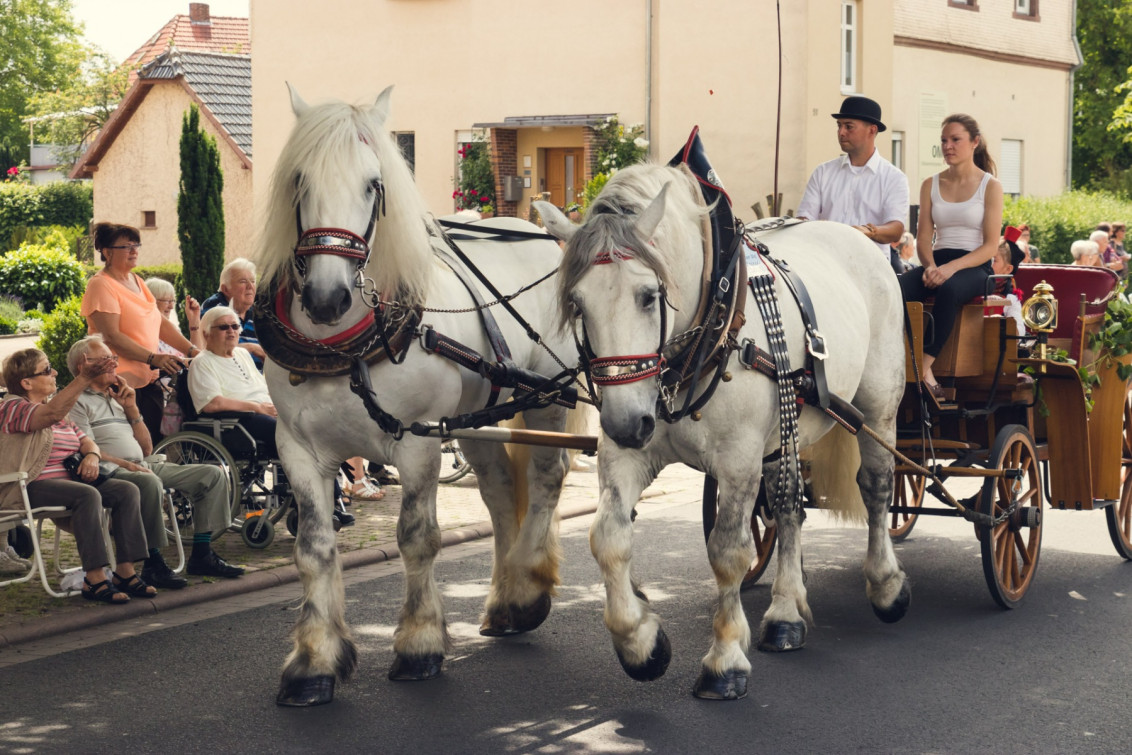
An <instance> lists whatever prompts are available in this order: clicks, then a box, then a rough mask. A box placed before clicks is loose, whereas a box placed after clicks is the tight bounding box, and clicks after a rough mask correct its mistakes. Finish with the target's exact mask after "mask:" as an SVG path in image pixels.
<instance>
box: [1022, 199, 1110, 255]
mask: <svg viewBox="0 0 1132 755" xmlns="http://www.w3.org/2000/svg"><path fill="white" fill-rule="evenodd" d="M1002 219H1003V222H1004V223H1005V224H1006V225H1021V224H1022V223H1027V224H1029V226H1030V243H1031V244H1033V245H1034V246H1036V247H1037V248H1038V252H1039V254H1040V255H1041V259H1042V262H1058V263H1066V264H1068V263H1070V262H1072V261H1073V256H1072V255H1071V254H1070V253H1069V247H1070V246H1071V245H1072V244H1073V242H1074V241H1077V240H1078V239H1087V238H1089V234H1090V233H1092V232H1093V230H1094V229H1095V228H1096V227H1097V223H1101V222H1110V223H1111V222H1114V221H1120V222H1126V223H1127V222H1132V202H1128V201H1126V200H1123V199H1120V198H1119V197H1117V196H1116V195H1114V194H1109V193H1107V192H1089V191H1067V192H1065V193H1064V194H1061V195H1059V196H1056V197H1021V198H1019V199H1010V198H1007V200H1006V206H1005V207H1004V208H1003V213H1002ZM1125 243H1126V245H1127V242H1125Z"/></svg>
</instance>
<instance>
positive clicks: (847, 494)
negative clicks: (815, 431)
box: [804, 424, 868, 524]
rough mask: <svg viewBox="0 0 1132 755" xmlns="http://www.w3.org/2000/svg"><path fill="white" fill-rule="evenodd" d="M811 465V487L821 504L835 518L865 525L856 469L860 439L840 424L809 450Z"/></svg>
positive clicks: (858, 464) (864, 513) (864, 512)
mask: <svg viewBox="0 0 1132 755" xmlns="http://www.w3.org/2000/svg"><path fill="white" fill-rule="evenodd" d="M804 456H805V457H808V459H809V461H810V463H811V467H810V486H811V489H812V491H813V498H814V500H816V501H817V502H818V507H819V508H821V509H824V510H826V511H829V512H830V513H831V514H833V516H834V518H836V519H840V520H842V521H845V522H850V523H854V524H865V523H867V521H868V513H867V512H866V511H865V502H864V501H863V500H862V499H861V489H860V488H859V487H858V486H857V470H859V469H860V468H861V451H860V448H859V447H858V445H857V439H856V438H855V437H854V436H852V435H851V434H850V433H849V431H848V430H846V429H845V428H843V427H842V426H841V425H837V424H835V425H834V426H833V429H832V430H830V431H829V432H828V433H826V434H825V435H823V436H822V437H821V439H820V440H819V441H818V442H817V443H815V444H814V445H812V446H810V447H809V448H807V449H806V451H805V453H804Z"/></svg>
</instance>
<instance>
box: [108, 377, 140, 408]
mask: <svg viewBox="0 0 1132 755" xmlns="http://www.w3.org/2000/svg"><path fill="white" fill-rule="evenodd" d="M110 395H111V396H113V397H114V400H115V401H117V402H118V405H119V406H121V407H122V408H123V409H133V408H135V407H136V406H137V405H138V401H137V393H136V392H135V391H134V389H133V388H131V387H130V384H129V383H127V382H126V381H125V380H123V379H122V376H121V375H119V376H118V379H117V381H115V383H114V384H113V385H111V386H110Z"/></svg>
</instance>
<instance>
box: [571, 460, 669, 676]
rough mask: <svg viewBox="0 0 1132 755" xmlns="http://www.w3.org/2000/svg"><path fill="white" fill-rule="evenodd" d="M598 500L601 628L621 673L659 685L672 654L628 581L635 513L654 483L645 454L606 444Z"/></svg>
mask: <svg viewBox="0 0 1132 755" xmlns="http://www.w3.org/2000/svg"><path fill="white" fill-rule="evenodd" d="M598 467H599V480H600V485H599V486H600V489H601V490H600V497H599V499H598V505H597V514H596V516H595V517H594V521H593V524H592V525H590V552H591V553H593V555H594V558H595V559H596V560H597V564H598V567H599V568H600V569H601V574H602V578H603V580H604V581H605V626H606V627H607V628H608V629H609V632H610V635H612V638H613V647H614V649H615V650H616V651H617V659H618V660H619V661H620V662H621V668H623V669H625V673H626V674H628V675H629V676H630V677H632V678H633V679H636V680H637V681H639V682H648V681H652V680H653V679H658V678H660V677H661V676H663V675H664V672H665V671H666V670H667V669H668V662H669V661H670V660H671V659H672V648H671V645H670V644H669V642H668V636H667V635H666V634H665V633H664V629H663V628H662V627H661V625H660V617H659V616H657V615H656V614H655V613H654V612H653V611H652V609H651V608H650V607H649V603H648V598H647V597H646V596H645V594H644V593H643V592H641V590H640V589H639V588H638V587H637V585H635V584H634V583H633V581H632V578H631V576H630V567H631V565H632V559H633V525H632V520H631V515H632V511H633V507H634V506H635V505H636V503H637V501H638V500H639V499H640V496H641V491H643V490H644V489H645V487H646V486H647V485H648V484H649V483H650V482H651V481H652V480H653V478H655V477H656V473H655V472H654V471H653V470H652V469H650V468H649V467H648V459H647V458H646V457H645V455H644V454H641V453H637V452H631V451H622V450H621V449H619V448H617V447H615V446H614V445H613V444H612V443H609V442H606V443H605V444H604V445H603V447H602V450H601V452H600V453H599V454H598Z"/></svg>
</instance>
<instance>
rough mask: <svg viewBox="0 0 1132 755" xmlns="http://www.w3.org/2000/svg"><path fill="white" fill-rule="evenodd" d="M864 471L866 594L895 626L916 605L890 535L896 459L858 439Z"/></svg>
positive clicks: (860, 482)
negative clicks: (866, 514)
mask: <svg viewBox="0 0 1132 755" xmlns="http://www.w3.org/2000/svg"><path fill="white" fill-rule="evenodd" d="M858 445H859V447H860V449H861V469H860V471H858V472H857V484H858V485H859V486H860V488H861V498H862V499H863V500H864V502H865V508H866V510H867V511H868V516H869V549H868V553H866V555H865V592H866V594H867V595H868V597H869V603H871V604H872V607H873V613H875V614H876V615H877V618H879V619H880V620H881V621H883V622H886V623H890V624H891V623H893V622H896V621H900V619H902V618H904V614H905V613H907V611H908V605H909V603H911V601H912V590H911V588H910V587H909V586H908V575H907V574H905V573H904V570H903V569H902V568H901V567H900V561H899V560H898V559H897V558H896V552H895V551H894V550H893V548H892V538H891V537H890V536H889V534H888V521H889V517H888V507H889V506H890V505H891V504H892V489H893V469H894V459H893V457H892V454H891V453H890V452H888V451H886V450H885V449H884V448H882V447H881V446H880V445H879V444H878V443H877V442H876V441H875V440H873V439H872V438H870V437H867V436H866V435H865V434H864V433H861V434H860V435H859V436H858Z"/></svg>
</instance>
